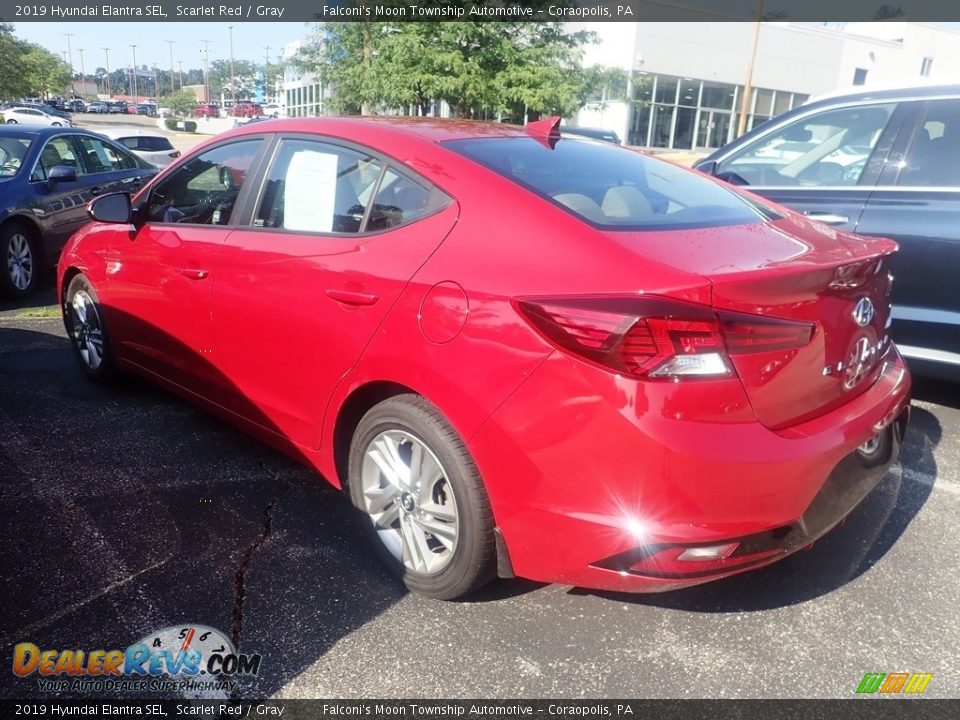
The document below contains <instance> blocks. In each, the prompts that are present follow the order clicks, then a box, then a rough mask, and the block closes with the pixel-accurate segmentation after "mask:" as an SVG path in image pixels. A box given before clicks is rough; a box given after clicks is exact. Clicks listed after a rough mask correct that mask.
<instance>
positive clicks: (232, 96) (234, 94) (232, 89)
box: [227, 25, 237, 107]
mask: <svg viewBox="0 0 960 720" xmlns="http://www.w3.org/2000/svg"><path fill="white" fill-rule="evenodd" d="M227 30H229V31H230V99H231V100H232V101H233V105H234V107H236V105H237V86H236V84H235V82H234V79H233V25H230V26H229V27H228V28H227Z"/></svg>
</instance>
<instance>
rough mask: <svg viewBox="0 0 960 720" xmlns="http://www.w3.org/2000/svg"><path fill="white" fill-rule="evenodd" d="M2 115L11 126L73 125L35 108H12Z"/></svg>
mask: <svg viewBox="0 0 960 720" xmlns="http://www.w3.org/2000/svg"><path fill="white" fill-rule="evenodd" d="M0 115H3V121H4V122H5V123H10V124H11V125H16V124H20V125H53V126H54V127H70V126H71V125H72V123H71V122H70V121H69V120H66V119H64V118H62V117H59V116H57V115H47V113H45V112H43V111H42V110H34V109H33V108H25V107H18V108H10V109H9V110H4V111H3V112H2V113H0Z"/></svg>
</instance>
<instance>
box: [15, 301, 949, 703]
mask: <svg viewBox="0 0 960 720" xmlns="http://www.w3.org/2000/svg"><path fill="white" fill-rule="evenodd" d="M53 302H55V299H54V298H53V293H52V290H50V289H47V290H46V291H45V292H44V293H41V294H40V295H38V296H36V297H35V298H34V299H33V300H32V301H31V302H29V303H21V304H19V305H12V304H10V303H2V302H0V532H2V547H3V554H2V556H0V607H2V608H3V609H4V612H3V613H2V615H0V617H2V624H0V647H2V648H3V653H4V661H3V666H4V667H5V668H7V670H6V671H0V696H3V697H20V698H26V697H40V696H45V697H50V695H51V694H50V693H43V692H41V691H40V690H39V688H38V685H37V680H36V676H32V677H30V678H26V679H21V678H17V677H15V676H14V675H13V674H12V673H11V672H10V671H9V668H10V667H11V661H12V652H13V646H14V645H15V644H16V643H19V642H32V643H34V644H36V645H37V646H39V647H40V648H41V649H54V648H56V649H63V648H73V649H85V650H93V649H111V648H121V649H122V648H125V647H127V646H128V645H129V644H131V643H133V642H135V641H137V640H138V639H140V638H142V637H144V636H146V635H147V634H148V633H150V632H152V631H156V630H159V629H161V628H164V627H167V626H174V625H181V624H187V623H199V624H203V625H208V626H212V627H215V628H219V629H221V630H223V631H224V632H225V633H226V634H228V635H232V636H233V638H234V639H235V640H236V641H237V644H238V648H239V650H240V651H241V652H257V653H260V654H261V655H262V656H263V662H262V666H261V672H260V675H259V676H258V677H257V678H255V679H249V680H247V681H246V682H241V688H242V691H241V693H242V696H243V697H265V696H278V697H285V698H293V697H326V698H334V697H343V698H361V697H383V698H391V697H393V698H395V697H402V698H449V697H467V698H469V697H486V698H500V697H506V698H509V697H549V698H554V697H555V698H567V697H570V698H574V697H588V698H589V697H637V698H646V697H653V698H656V697H665V698H686V697H786V698H818V697H835V698H849V697H852V696H853V694H854V690H855V688H856V686H857V684H858V683H859V682H860V679H861V678H862V677H863V675H864V673H866V672H895V671H906V672H932V673H934V677H933V679H932V681H931V682H930V684H929V686H928V688H927V690H926V693H925V694H926V695H927V696H930V697H938V698H945V697H952V698H956V697H960V663H958V659H960V650H958V648H960V611H958V607H960V606H958V602H957V598H958V597H960V574H958V572H957V564H958V561H957V558H958V554H957V552H956V542H957V517H958V510H960V480H958V468H960V452H958V444H957V440H956V438H957V437H958V429H960V391H958V388H957V387H954V386H950V385H944V384H933V383H918V386H917V393H916V394H917V398H918V399H917V400H916V401H915V403H914V413H913V419H912V423H911V425H910V428H909V431H908V434H907V438H906V445H905V449H904V452H903V454H902V465H901V466H900V467H897V468H896V469H895V470H893V471H892V472H891V473H890V474H889V475H888V477H887V478H886V479H885V480H884V481H883V483H882V484H881V485H880V486H879V487H878V488H877V490H876V491H875V492H874V493H873V494H872V495H871V496H870V497H869V498H868V499H867V500H866V501H865V502H864V503H863V504H862V505H861V506H860V507H859V508H858V509H857V510H856V511H855V512H854V514H853V515H851V517H850V518H849V519H848V521H847V523H846V524H845V525H844V526H842V527H840V528H838V529H836V530H834V531H833V532H831V533H830V534H829V535H827V536H826V537H825V538H823V539H822V540H820V541H819V542H818V543H817V544H816V545H815V546H814V547H813V548H812V549H810V550H807V551H801V552H799V553H797V554H795V555H794V556H792V557H790V558H788V559H786V560H785V561H783V562H781V563H778V564H776V565H774V566H771V567H768V568H765V569H762V570H759V571H755V572H751V573H747V574H744V575H740V576H737V577H734V578H730V579H727V580H724V581H720V582H716V583H712V584H708V585H704V586H701V587H698V588H693V589H689V590H686V591H683V592H673V593H668V594H661V595H634V596H630V595H614V594H608V593H598V592H592V591H587V590H580V589H575V588H570V587H566V586H559V585H539V584H536V583H531V582H527V581H523V580H511V581H498V582H496V583H495V584H493V585H492V586H490V587H488V588H487V589H485V590H483V591H481V593H480V594H478V595H477V596H475V597H473V598H471V599H470V600H469V601H467V602H460V603H443V602H435V601H430V600H425V599H421V598H419V597H416V596H412V595H410V594H408V593H407V592H406V591H405V590H404V588H403V587H402V586H400V585H399V584H397V583H396V582H394V581H393V580H390V579H388V578H387V576H386V575H385V574H384V573H383V572H382V571H381V569H380V567H379V566H378V565H377V563H376V561H375V560H374V559H373V558H372V556H371V555H370V553H369V552H368V551H367V549H366V547H365V546H364V545H363V543H362V542H361V541H360V540H359V535H358V534H357V533H356V532H355V529H354V527H353V526H352V525H351V523H350V522H349V521H348V520H347V515H348V513H347V503H346V502H345V501H344V499H343V498H342V497H341V496H340V494H339V493H338V492H336V491H335V490H333V489H331V488H330V487H329V486H327V485H326V484H325V483H324V482H323V481H322V480H321V479H320V478H318V477H316V476H315V475H313V474H312V473H311V472H310V471H309V470H307V469H305V468H303V467H300V466H298V465H297V464H295V463H294V462H293V461H291V460H289V459H287V458H286V457H284V456H282V455H280V454H278V453H276V452H274V451H273V450H271V449H269V448H267V447H265V446H263V445H261V444H259V443H258V442H256V441H254V440H252V439H250V438H249V437H247V436H245V435H242V434H241V433H240V432H238V431H236V430H234V429H232V428H231V427H230V426H228V425H226V424H224V423H222V422H220V421H218V420H216V419H214V418H212V417H210V416H208V415H206V414H204V413H203V412H201V411H198V410H196V409H194V408H193V407H192V406H190V405H188V404H186V403H185V402H183V401H181V400H179V399H177V398H175V397H173V396H171V395H169V394H167V393H166V392H164V391H162V390H159V389H157V388H155V387H153V386H151V385H150V384H148V383H146V382H145V381H141V380H139V379H137V378H125V379H122V380H121V381H120V382H118V383H116V384H113V385H105V386H104V385H98V384H94V383H91V382H89V381H87V380H86V379H85V378H84V377H83V375H82V374H81V372H80V370H79V368H78V367H77V365H76V364H75V360H74V358H73V356H72V354H71V349H70V347H69V345H68V341H67V340H66V338H65V335H64V331H63V327H62V325H61V323H60V320H59V319H58V318H57V317H54V316H53V315H54V311H55V308H51V307H49V305H50V304H51V303H53Z"/></svg>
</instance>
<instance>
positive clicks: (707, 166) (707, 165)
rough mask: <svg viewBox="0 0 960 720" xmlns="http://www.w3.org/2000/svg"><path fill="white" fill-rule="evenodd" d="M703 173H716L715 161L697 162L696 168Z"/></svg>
mask: <svg viewBox="0 0 960 720" xmlns="http://www.w3.org/2000/svg"><path fill="white" fill-rule="evenodd" d="M695 169H697V170H699V171H700V172H702V173H704V174H705V175H716V174H717V161H716V160H711V161H710V162H704V163H697V165H696V168H695Z"/></svg>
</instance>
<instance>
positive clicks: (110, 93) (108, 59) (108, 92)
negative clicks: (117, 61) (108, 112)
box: [103, 48, 113, 98]
mask: <svg viewBox="0 0 960 720" xmlns="http://www.w3.org/2000/svg"><path fill="white" fill-rule="evenodd" d="M103 52H104V54H105V55H106V56H107V97H108V98H112V97H113V93H112V92H110V48H104V49H103Z"/></svg>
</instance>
